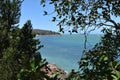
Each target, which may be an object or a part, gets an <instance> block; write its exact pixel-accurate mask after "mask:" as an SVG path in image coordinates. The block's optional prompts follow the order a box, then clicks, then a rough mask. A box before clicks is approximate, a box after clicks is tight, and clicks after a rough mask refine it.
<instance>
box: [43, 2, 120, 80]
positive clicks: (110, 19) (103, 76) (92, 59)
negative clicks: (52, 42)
mask: <svg viewBox="0 0 120 80" xmlns="http://www.w3.org/2000/svg"><path fill="white" fill-rule="evenodd" d="M48 2H49V4H52V5H53V6H54V10H53V12H55V13H57V14H56V16H54V17H53V19H52V21H58V26H59V29H60V31H61V32H64V29H66V26H67V27H68V28H67V31H68V32H78V31H79V30H83V31H84V33H85V34H86V33H87V32H91V31H93V30H95V29H96V28H102V32H103V34H104V36H103V37H102V39H101V42H100V43H97V44H96V45H95V46H94V47H93V48H92V49H91V50H88V51H85V52H84V56H83V57H82V59H80V62H79V68H80V71H79V72H78V73H76V72H71V75H70V76H69V77H68V79H72V80H74V79H76V78H77V77H78V80H119V79H120V62H119V59H120V42H119V41H120V22H119V19H120V12H119V11H120V0H50V1H47V0H41V4H42V6H43V7H45V6H46V3H48ZM44 13H45V15H49V13H48V12H47V11H44ZM103 27H105V28H103ZM85 37H86V35H85Z"/></svg>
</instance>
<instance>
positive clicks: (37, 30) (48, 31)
mask: <svg viewBox="0 0 120 80" xmlns="http://www.w3.org/2000/svg"><path fill="white" fill-rule="evenodd" d="M33 33H36V34H37V35H60V33H59V32H54V31H50V30H41V29H33Z"/></svg>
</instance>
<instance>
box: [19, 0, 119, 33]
mask: <svg viewBox="0 0 120 80" xmlns="http://www.w3.org/2000/svg"><path fill="white" fill-rule="evenodd" d="M45 10H46V11H48V12H52V11H53V6H52V5H47V6H46V7H45V8H43V7H42V6H41V5H40V0H24V1H23V3H22V6H21V18H20V27H22V26H23V24H24V23H25V22H26V21H27V20H31V22H32V25H33V29H43V30H51V31H56V32H58V31H59V27H58V26H57V22H52V21H51V20H52V17H54V16H55V14H51V15H47V16H44V15H43V14H44V11H45ZM113 19H115V20H116V21H120V19H116V18H113ZM92 33H93V34H99V33H101V30H100V29H96V30H94V31H93V32H92Z"/></svg>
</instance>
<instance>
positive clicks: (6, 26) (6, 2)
mask: <svg viewBox="0 0 120 80" xmlns="http://www.w3.org/2000/svg"><path fill="white" fill-rule="evenodd" d="M21 3H22V1H21V0H1V1H0V44H1V45H0V80H17V79H18V78H19V79H21V78H23V79H31V78H32V79H34V78H38V79H39V77H36V76H34V75H32V74H35V75H37V76H40V77H41V78H44V76H45V73H43V72H40V71H39V69H40V68H41V67H42V66H43V65H46V62H45V61H44V60H43V59H42V58H41V55H40V53H39V52H38V50H39V49H40V48H41V47H43V46H42V45H40V42H39V40H37V39H35V34H33V33H32V24H31V21H30V20H28V21H27V22H26V23H25V24H24V26H23V27H22V29H20V28H18V26H19V25H18V23H19V18H20V9H21ZM29 71H30V72H29ZM24 72H26V74H24ZM38 73H40V74H42V75H38ZM22 74H24V75H27V76H23V75H22ZM17 75H18V76H17ZM30 75H31V76H30ZM28 76H30V77H31V78H28Z"/></svg>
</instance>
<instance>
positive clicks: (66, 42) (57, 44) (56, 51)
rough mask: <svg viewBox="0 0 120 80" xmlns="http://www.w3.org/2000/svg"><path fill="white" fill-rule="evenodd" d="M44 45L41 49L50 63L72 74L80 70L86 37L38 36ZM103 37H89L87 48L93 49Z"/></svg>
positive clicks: (94, 35) (93, 35)
mask: <svg viewBox="0 0 120 80" xmlns="http://www.w3.org/2000/svg"><path fill="white" fill-rule="evenodd" d="M37 38H38V39H39V40H40V41H41V44H42V45H44V47H43V48H42V49H40V53H41V55H42V58H43V59H46V60H47V61H48V62H49V63H53V64H56V65H57V66H58V67H59V68H61V69H63V70H65V71H67V72H70V71H71V70H72V69H75V70H78V68H79V65H78V62H79V61H80V58H81V55H82V52H83V49H84V41H85V39H84V35H82V34H73V35H69V34H65V35H55V36H37ZM100 38H101V35H98V34H90V35H88V36H87V48H88V49H91V48H92V47H93V46H94V45H95V44H96V43H98V42H99V41H100Z"/></svg>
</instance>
